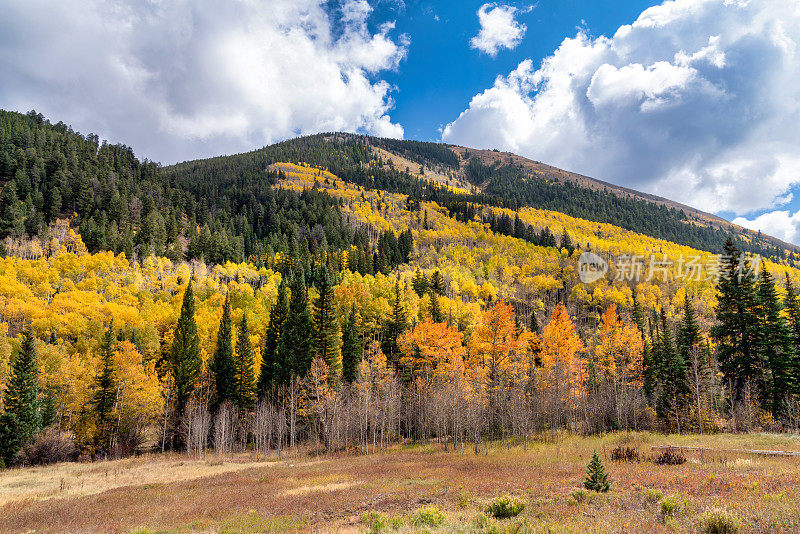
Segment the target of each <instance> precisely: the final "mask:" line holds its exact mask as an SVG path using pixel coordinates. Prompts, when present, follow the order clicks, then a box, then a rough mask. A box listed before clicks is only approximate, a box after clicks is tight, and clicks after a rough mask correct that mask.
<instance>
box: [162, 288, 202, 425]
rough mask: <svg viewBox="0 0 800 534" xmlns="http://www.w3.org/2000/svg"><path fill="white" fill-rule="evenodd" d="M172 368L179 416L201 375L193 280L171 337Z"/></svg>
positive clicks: (187, 289)
mask: <svg viewBox="0 0 800 534" xmlns="http://www.w3.org/2000/svg"><path fill="white" fill-rule="evenodd" d="M169 364H170V371H171V372H172V378H173V379H174V381H175V414H176V416H177V417H178V419H180V417H182V416H183V414H184V410H185V409H186V403H187V402H188V401H189V397H191V395H192V394H193V393H194V390H195V387H196V386H197V382H198V380H199V379H200V366H201V364H202V361H201V359H200V338H199V337H198V336H197V323H196V322H195V318H194V291H193V289H192V281H191V280H190V281H189V283H188V284H187V285H186V291H185V292H184V294H183V304H182V306H181V315H180V318H179V319H178V324H177V325H176V326H175V332H174V334H173V340H172V350H171V352H170V359H169Z"/></svg>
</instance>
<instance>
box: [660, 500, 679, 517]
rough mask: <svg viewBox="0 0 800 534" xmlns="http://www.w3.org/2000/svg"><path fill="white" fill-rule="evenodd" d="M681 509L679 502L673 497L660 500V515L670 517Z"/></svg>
mask: <svg viewBox="0 0 800 534" xmlns="http://www.w3.org/2000/svg"><path fill="white" fill-rule="evenodd" d="M680 509H681V503H679V502H678V500H677V499H676V498H675V497H667V498H666V499H664V500H663V501H661V515H663V516H664V517H671V516H673V515H675V514H676V513H677V512H678V510H680Z"/></svg>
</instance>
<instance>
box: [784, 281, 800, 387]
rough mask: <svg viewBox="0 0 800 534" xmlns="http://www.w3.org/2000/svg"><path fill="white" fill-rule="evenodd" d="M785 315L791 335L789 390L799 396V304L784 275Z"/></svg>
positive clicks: (795, 293) (791, 286)
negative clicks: (791, 355) (791, 356)
mask: <svg viewBox="0 0 800 534" xmlns="http://www.w3.org/2000/svg"><path fill="white" fill-rule="evenodd" d="M784 307H785V308H786V313H787V315H788V319H789V329H790V331H791V335H792V354H793V358H792V362H791V365H790V366H789V368H790V370H791V388H792V392H793V393H794V394H800V302H798V297H797V291H796V290H795V288H794V285H793V284H792V282H791V281H790V280H789V275H788V274H787V275H786V299H785V306H784Z"/></svg>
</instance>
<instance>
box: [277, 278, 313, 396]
mask: <svg viewBox="0 0 800 534" xmlns="http://www.w3.org/2000/svg"><path fill="white" fill-rule="evenodd" d="M290 292H291V297H290V299H289V314H288V315H287V317H286V322H285V323H284V328H283V331H282V332H281V337H280V340H279V342H278V350H277V360H276V368H277V369H280V374H278V375H277V378H278V381H279V384H281V385H285V384H288V383H289V381H290V380H291V377H292V376H299V377H300V378H303V377H305V376H306V374H307V373H308V371H309V369H311V360H312V349H313V331H314V325H313V322H312V320H311V314H310V313H309V306H308V290H307V289H306V282H305V275H304V273H303V270H302V269H298V270H296V271H295V272H294V273H293V275H292V279H291V286H290Z"/></svg>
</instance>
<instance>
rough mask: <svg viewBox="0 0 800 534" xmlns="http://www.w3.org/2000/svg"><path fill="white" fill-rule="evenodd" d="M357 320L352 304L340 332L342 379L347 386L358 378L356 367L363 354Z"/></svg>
mask: <svg viewBox="0 0 800 534" xmlns="http://www.w3.org/2000/svg"><path fill="white" fill-rule="evenodd" d="M357 320H358V317H357V315H356V307H355V304H354V305H353V308H352V309H351V310H350V313H349V314H348V315H347V319H346V320H345V323H344V331H343V332H342V379H343V380H344V381H345V382H347V383H348V384H352V383H353V382H355V381H356V379H357V378H358V366H359V364H360V363H361V355H362V352H363V346H362V343H361V339H360V337H359V335H358V324H357Z"/></svg>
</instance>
